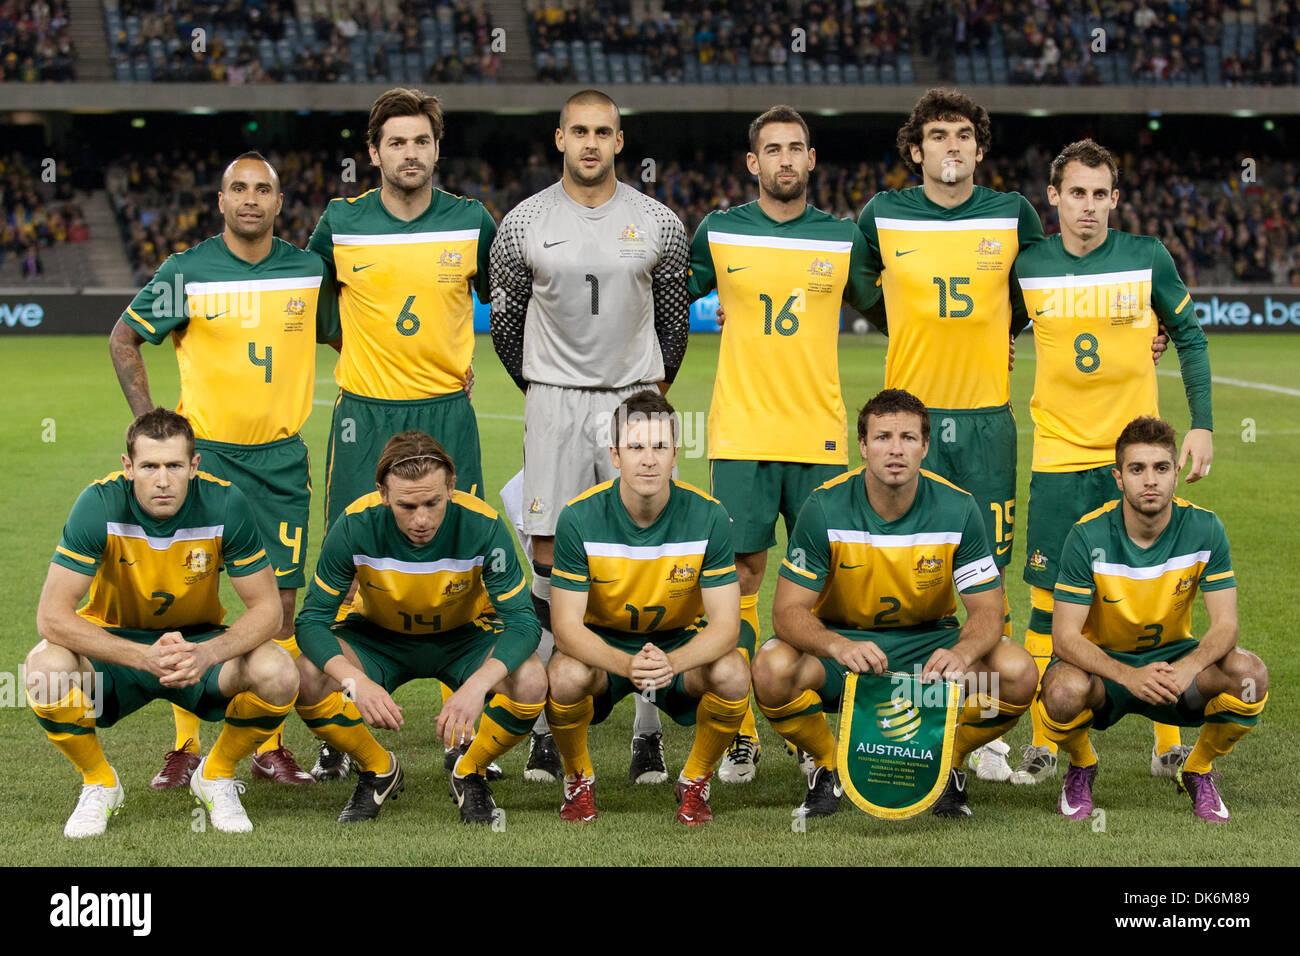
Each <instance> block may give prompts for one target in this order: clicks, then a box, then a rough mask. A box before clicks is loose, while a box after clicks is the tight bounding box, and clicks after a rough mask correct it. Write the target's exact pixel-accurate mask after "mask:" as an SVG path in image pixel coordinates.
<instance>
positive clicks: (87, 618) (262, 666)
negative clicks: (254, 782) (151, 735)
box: [26, 408, 298, 837]
mask: <svg viewBox="0 0 1300 956" xmlns="http://www.w3.org/2000/svg"><path fill="white" fill-rule="evenodd" d="M126 452H127V453H126V454H125V455H123V456H122V471H120V472H114V473H113V474H111V475H109V476H108V477H106V478H102V479H100V480H99V481H97V482H95V483H94V484H92V485H90V486H89V487H88V488H86V490H85V491H83V492H82V493H81V495H80V497H78V498H77V502H76V504H74V505H73V506H72V512H71V513H70V514H69V515H68V521H67V524H65V525H64V526H63V537H62V539H61V540H60V541H59V546H58V548H57V549H56V550H55V553H54V558H53V559H52V563H51V564H50V570H49V574H48V575H47V576H46V578H45V588H44V590H42V591H41V599H40V605H39V607H38V609H37V611H36V627H37V631H38V632H39V633H40V635H41V637H42V640H41V642H40V643H39V644H37V645H36V647H34V648H33V649H32V651H31V653H30V654H28V655H27V664H26V683H27V694H28V700H29V701H30V702H31V705H32V711H33V713H35V715H36V719H37V721H38V722H39V723H40V725H41V727H42V728H43V729H44V730H45V733H46V736H48V737H49V738H50V742H51V743H53V744H54V746H55V747H57V748H59V751H60V752H61V753H62V754H63V755H64V756H65V757H67V758H68V759H69V760H71V761H72V764H73V766H75V767H76V768H77V770H79V771H80V772H81V777H82V782H83V785H82V788H81V797H80V798H79V799H78V800H77V807H76V809H75V810H74V811H73V812H72V816H70V817H69V818H68V822H67V825H66V826H65V827H64V828H63V835H64V836H67V837H87V836H96V835H98V834H100V833H103V832H104V830H105V829H106V828H107V826H108V819H109V817H111V816H113V814H115V813H116V812H117V811H118V810H119V809H120V808H121V806H122V798H123V788H122V781H121V780H120V779H119V778H118V775H117V773H116V771H114V770H113V768H112V767H111V766H110V765H109V763H108V761H107V760H106V759H105V757H104V752H103V750H101V749H100V746H99V737H98V735H97V733H96V731H97V730H98V729H99V728H101V727H111V726H112V725H113V724H115V723H117V722H118V721H119V720H121V719H122V718H123V717H125V716H126V715H127V714H130V713H131V712H133V711H135V710H139V709H140V708H141V707H143V706H144V705H145V704H147V703H148V702H149V701H151V700H157V699H159V698H161V699H164V700H168V701H171V702H172V703H173V704H176V705H178V706H180V707H184V708H185V709H186V710H188V711H190V712H191V713H194V714H197V715H198V716H199V717H201V718H202V719H204V720H211V721H225V726H224V728H223V729H222V731H221V736H220V737H218V738H217V742H216V745H215V746H214V747H213V748H212V750H211V752H210V753H209V754H208V756H207V757H205V758H204V759H203V760H201V761H200V762H199V765H198V766H197V767H196V768H195V769H194V772H193V774H192V776H191V777H190V780H189V786H190V790H191V791H192V792H193V793H194V795H195V796H196V797H197V798H198V800H199V801H200V803H202V804H203V806H204V807H206V809H207V811H208V816H209V819H210V820H211V823H212V825H213V826H214V827H216V828H217V829H218V830H221V831H223V832H226V833H246V832H248V831H249V830H252V829H253V824H252V823H250V822H249V819H248V814H246V813H245V812H244V808H243V806H242V805H241V804H240V802H239V792H240V791H242V790H243V789H244V785H243V783H241V782H238V781H236V780H235V779H234V777H235V765H236V764H238V763H239V761H241V760H243V759H244V758H245V757H247V756H248V755H249V754H251V753H252V752H253V751H254V750H256V749H257V747H258V745H259V744H261V743H262V742H263V741H265V740H267V739H268V738H269V737H270V736H271V735H272V734H273V733H275V732H276V730H278V728H279V727H280V724H281V723H282V722H283V720H284V716H285V714H287V713H288V712H289V708H290V707H292V706H293V700H294V697H295V696H296V695H297V693H298V675H297V673H296V672H295V671H294V667H293V660H292V659H291V658H290V657H289V655H288V653H286V652H285V651H284V650H283V649H281V648H280V647H277V646H276V645H275V644H274V643H272V642H271V638H272V637H274V636H275V634H276V633H277V632H278V631H279V629H280V621H281V614H282V612H281V607H280V596H279V593H278V591H277V589H276V585H275V577H274V576H273V575H272V574H271V566H270V562H269V561H268V559H267V556H266V548H265V547H264V546H263V544H262V539H261V537H260V535H259V534H258V533H257V524H256V519H255V518H254V515H253V512H252V510H251V509H250V507H249V505H248V502H247V500H246V499H245V498H244V495H243V493H242V492H241V491H240V490H239V489H238V488H236V487H235V486H234V485H232V484H231V483H230V482H228V481H221V480H219V479H216V478H213V477H212V476H211V475H207V474H201V473H199V470H198V464H199V456H198V455H196V454H194V431H193V430H192V429H191V428H190V423H189V422H188V421H186V420H185V418H183V417H182V416H180V415H177V414H176V413H175V412H172V411H168V410H167V409H165V408H155V409H153V410H152V411H150V412H146V413H145V414H143V415H141V416H140V417H139V418H137V419H136V420H135V421H134V422H132V423H131V426H130V428H128V429H127V432H126ZM223 566H224V567H225V569H226V573H227V574H229V575H230V583H231V584H232V585H233V586H234V589H235V593H236V594H238V595H239V598H240V600H242V601H243V602H244V606H245V608H246V611H245V613H244V614H243V615H242V616H241V617H240V618H239V620H238V621H236V622H235V623H234V624H232V625H231V626H230V627H228V628H227V627H224V626H223V625H222V621H223V618H224V617H225V609H224V608H222V606H221V600H220V597H219V595H218V577H219V571H220V569H221V568H222V567H223ZM87 591H89V592H90V600H89V601H88V602H87V603H86V606H85V607H83V608H82V609H81V610H80V611H78V610H77V605H78V604H80V603H81V600H82V598H84V597H85V596H86V592H87Z"/></svg>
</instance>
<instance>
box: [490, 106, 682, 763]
mask: <svg viewBox="0 0 1300 956" xmlns="http://www.w3.org/2000/svg"><path fill="white" fill-rule="evenodd" d="M555 148H556V149H557V150H559V151H560V152H561V153H563V154H564V172H563V174H562V176H561V178H560V181H559V182H558V183H556V184H554V185H553V186H550V187H548V188H546V189H544V190H542V191H541V192H539V193H537V194H536V195H535V196H532V197H531V198H529V199H526V200H524V201H523V202H522V203H520V204H519V205H518V206H516V207H515V208H514V209H512V210H511V211H510V213H509V214H508V215H507V216H506V217H505V219H503V220H502V221H501V229H500V231H499V232H498V233H497V237H496V240H495V241H494V242H493V243H492V255H491V275H492V306H493V307H492V342H493V345H494V346H495V347H496V351H497V354H498V355H499V356H500V357H501V361H502V364H504V365H505V367H506V370H507V371H508V372H509V373H510V375H511V377H512V378H513V379H514V380H515V382H516V383H517V384H518V385H519V387H520V388H522V389H523V390H524V394H525V396H526V398H525V401H524V488H523V494H524V533H525V534H528V535H531V536H532V544H533V572H534V574H533V591H532V593H533V603H534V606H535V607H536V610H537V614H538V617H539V618H540V619H541V622H542V645H543V646H542V657H543V659H547V658H549V656H550V651H551V650H552V649H553V647H554V638H553V637H552V635H551V629H550V603H549V600H550V590H551V566H552V564H553V563H554V548H555V524H556V520H557V519H558V517H559V513H560V510H561V508H563V506H564V502H566V501H568V500H569V499H570V498H572V497H574V496H575V495H578V494H580V493H581V492H583V491H585V490H586V489H588V488H590V487H591V486H592V485H595V484H598V483H600V482H602V481H608V480H609V479H611V478H613V477H614V476H615V475H616V474H617V471H616V470H615V469H614V467H613V466H612V465H611V464H610V458H609V452H608V450H607V449H608V442H607V435H608V430H609V426H608V422H609V420H610V416H611V415H612V413H613V410H614V409H615V408H616V407H617V406H618V403H619V402H620V401H622V400H623V399H624V398H627V397H628V396H629V395H633V394H635V393H636V392H639V391H642V390H643V389H645V388H646V387H647V386H658V388H659V390H660V391H661V392H663V393H665V394H666V393H667V391H668V385H669V383H670V382H672V380H673V378H674V376H676V374H677V369H678V368H679V367H680V366H681V364H682V357H683V356H684V355H685V354H686V340H687V333H688V332H689V329H690V309H689V304H688V302H687V298H686V270H687V266H688V258H689V251H688V247H687V243H686V229H685V227H684V226H683V225H682V223H681V220H680V219H678V218H677V216H676V215H674V214H673V212H672V211H671V210H670V209H669V208H668V207H667V206H665V205H664V204H663V203H661V202H658V201H657V200H655V199H652V198H651V197H650V196H647V195H645V194H644V193H642V192H641V191H639V190H637V189H635V188H633V187H631V186H629V185H627V184H626V183H620V182H619V181H618V180H617V179H616V178H615V176H614V157H615V156H616V155H618V153H620V152H621V151H622V149H623V130H622V129H621V124H620V122H619V113H618V107H617V106H616V105H615V103H614V101H613V100H611V99H610V98H609V97H608V96H606V95H605V94H604V93H601V92H599V91H597V90H583V91H582V92H580V93H575V94H574V95H573V96H571V97H569V98H568V99H567V100H566V101H565V103H564V107H563V109H561V110H560V123H559V127H558V128H557V129H556V130H555ZM636 708H637V712H636V718H635V721H634V723H633V729H632V763H631V766H630V768H629V777H630V778H631V779H632V780H633V781H634V782H637V783H662V782H664V781H666V780H667V779H668V773H667V769H666V768H665V766H664V758H663V733H662V728H661V726H660V723H659V713H658V711H657V710H656V709H655V707H654V705H653V704H651V703H650V702H649V701H646V700H643V699H642V698H640V697H638V698H637V701H636ZM561 775H562V771H561V768H560V758H559V754H557V753H556V751H555V746H554V742H553V741H552V739H551V737H550V734H549V732H548V729H547V726H546V718H545V717H542V718H541V719H540V720H539V721H538V726H537V727H536V728H534V732H533V737H532V740H531V741H530V743H529V753H528V764H527V767H526V768H525V770H524V777H525V778H527V779H530V780H538V781H544V782H554V781H555V779H556V778H557V777H558V776H561Z"/></svg>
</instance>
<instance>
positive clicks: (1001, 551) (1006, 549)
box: [998, 545, 1011, 554]
mask: <svg viewBox="0 0 1300 956" xmlns="http://www.w3.org/2000/svg"><path fill="white" fill-rule="evenodd" d="M1010 550H1011V545H1007V546H1006V547H1005V548H998V554H1006V553H1007V552H1008V551H1010Z"/></svg>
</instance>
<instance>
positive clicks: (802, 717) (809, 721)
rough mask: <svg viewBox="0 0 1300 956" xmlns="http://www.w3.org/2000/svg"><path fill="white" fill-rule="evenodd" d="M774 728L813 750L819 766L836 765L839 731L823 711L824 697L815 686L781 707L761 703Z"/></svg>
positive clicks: (804, 748)
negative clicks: (836, 731)
mask: <svg viewBox="0 0 1300 956" xmlns="http://www.w3.org/2000/svg"><path fill="white" fill-rule="evenodd" d="M758 709H759V710H761V711H762V712H763V716H764V717H766V718H767V719H768V721H769V722H770V723H771V725H772V729H773V730H775V731H776V732H777V733H778V734H780V735H781V736H782V737H784V738H785V739H786V740H788V741H790V743H792V744H794V745H795V746H796V747H798V748H799V749H800V750H802V751H804V752H805V753H808V754H811V755H812V758H813V761H814V762H815V763H816V764H817V766H819V767H834V766H835V735H834V734H832V733H831V728H830V727H829V725H827V723H826V715H825V714H824V713H823V712H822V699H821V697H819V696H818V695H817V692H816V691H815V690H806V691H804V692H803V693H802V694H800V695H799V696H798V697H796V698H795V699H794V700H792V701H789V702H788V703H785V704H781V705H780V706H779V707H764V706H763V705H762V704H759V705H758Z"/></svg>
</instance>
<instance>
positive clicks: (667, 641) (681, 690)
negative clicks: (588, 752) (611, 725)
mask: <svg viewBox="0 0 1300 956" xmlns="http://www.w3.org/2000/svg"><path fill="white" fill-rule="evenodd" d="M592 630H593V631H595V632H596V633H597V634H599V635H600V636H601V637H602V638H604V639H605V643H607V644H610V645H612V646H614V647H617V648H618V649H619V650H621V651H627V653H629V654H635V653H636V652H637V651H639V650H641V648H642V647H643V646H644V645H645V643H646V641H647V640H648V641H649V642H650V643H651V644H654V645H655V646H656V647H659V648H662V649H663V650H664V651H671V650H672V649H673V648H676V647H681V646H682V645H683V644H685V643H686V642H687V641H689V640H690V639H691V638H693V637H694V636H695V635H696V634H698V633H699V632H700V629H699V628H698V627H696V626H691V627H682V628H678V629H676V630H672V631H660V632H658V633H651V634H633V633H630V632H628V631H615V630H611V629H609V628H604V627H593V628H592ZM605 677H606V680H607V683H606V685H605V689H604V690H603V691H602V692H601V693H599V694H597V695H596V699H595V701H594V703H595V708H596V712H595V714H594V715H593V716H592V718H591V722H592V723H593V724H598V723H600V722H601V721H603V720H604V719H605V718H606V717H608V716H609V714H610V711H612V710H613V709H614V705H615V704H617V703H618V702H619V701H620V700H622V699H623V698H624V697H626V696H627V695H628V694H642V693H643V692H642V691H640V690H638V689H637V688H636V687H635V686H633V684H632V682H631V681H630V680H628V679H627V678H626V677H620V676H619V675H618V674H611V673H609V671H606V672H605ZM645 693H646V694H647V695H648V696H646V700H649V701H650V702H651V703H652V704H654V705H655V706H656V707H658V708H659V709H660V710H662V711H663V712H664V713H665V714H667V715H668V716H669V717H671V718H672V719H673V720H674V721H676V722H677V723H679V724H681V725H682V726H683V727H690V726H693V725H694V724H695V710H696V708H697V707H699V705H700V699H699V698H698V697H692V696H691V695H690V694H688V693H686V683H685V680H684V679H683V677H682V675H681V674H674V675H673V681H672V683H671V684H669V685H668V686H667V687H664V688H662V689H660V690H656V691H652V692H645Z"/></svg>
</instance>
